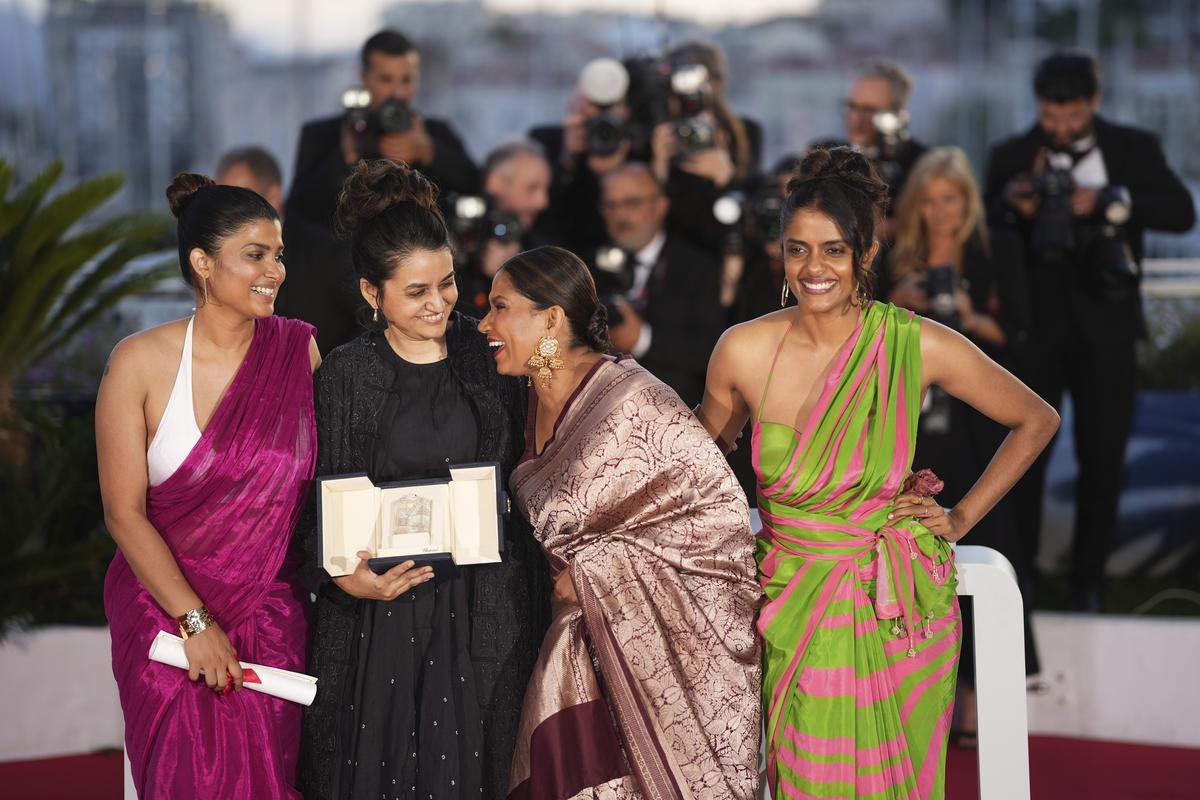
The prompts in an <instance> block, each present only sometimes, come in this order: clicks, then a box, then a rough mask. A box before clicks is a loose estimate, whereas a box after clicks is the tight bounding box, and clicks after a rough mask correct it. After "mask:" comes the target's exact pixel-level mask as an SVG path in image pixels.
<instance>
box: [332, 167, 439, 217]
mask: <svg viewBox="0 0 1200 800" xmlns="http://www.w3.org/2000/svg"><path fill="white" fill-rule="evenodd" d="M401 203H411V204H413V205H415V206H417V207H418V208H422V209H424V210H426V211H429V212H432V213H433V214H435V215H437V217H438V218H439V219H442V211H441V209H440V208H438V190H437V187H436V186H434V185H433V183H432V182H431V181H430V180H429V179H428V178H426V177H425V176H424V175H422V174H421V173H419V172H417V171H416V170H415V169H413V168H412V167H410V166H408V165H407V164H397V163H396V162H394V161H388V160H386V159H377V160H374V161H360V162H358V164H357V165H355V167H354V169H353V170H351V172H350V176H349V177H347V178H346V182H345V183H344V184H342V191H341V194H339V195H338V202H337V212H336V213H335V214H334V227H335V229H336V230H337V232H338V233H339V234H341V235H342V236H347V235H349V234H350V233H352V232H353V231H354V229H355V228H357V227H358V226H359V224H361V223H362V222H363V221H365V220H368V219H372V218H374V217H377V216H379V215H380V214H382V213H383V212H385V211H387V210H388V209H389V208H392V207H393V206H396V205H399V204H401Z"/></svg>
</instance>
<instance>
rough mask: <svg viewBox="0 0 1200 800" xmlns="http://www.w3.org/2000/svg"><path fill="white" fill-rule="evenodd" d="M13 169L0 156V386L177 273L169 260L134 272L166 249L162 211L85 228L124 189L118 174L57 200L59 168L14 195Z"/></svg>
mask: <svg viewBox="0 0 1200 800" xmlns="http://www.w3.org/2000/svg"><path fill="white" fill-rule="evenodd" d="M13 174H14V170H13V168H12V167H11V165H9V164H7V163H5V162H4V161H3V160H0V390H3V389H5V387H6V386H11V384H12V382H13V381H14V380H15V379H16V377H17V375H19V374H20V373H21V372H22V370H24V369H25V367H26V366H28V365H29V364H31V363H34V362H35V361H36V360H38V359H39V358H42V357H44V356H45V354H46V353H48V352H50V351H52V350H56V349H58V348H63V347H66V346H68V345H69V344H70V343H71V340H72V339H73V338H74V337H75V336H76V335H78V334H79V333H80V331H82V330H83V329H85V328H86V327H87V326H88V325H90V324H92V323H93V322H95V321H96V320H97V318H99V317H100V316H101V315H102V314H104V312H106V311H108V310H109V309H111V308H113V307H114V306H116V305H117V304H118V303H120V302H121V301H122V300H123V299H125V298H126V297H129V296H131V295H134V294H137V293H139V292H144V291H145V290H147V289H148V288H151V287H153V286H155V285H156V284H158V283H159V282H161V281H162V280H163V279H164V278H166V277H167V276H169V275H170V273H171V267H170V266H169V265H165V264H164V265H156V266H154V267H152V268H151V269H148V270H145V271H139V272H136V273H132V274H130V272H129V265H130V263H131V262H132V261H134V260H135V259H138V258H141V257H143V256H146V255H148V254H151V253H154V252H157V251H158V250H161V249H166V248H167V247H169V245H170V242H171V236H170V227H169V225H168V224H167V222H166V220H165V219H164V218H162V217H152V216H150V215H145V214H131V215H124V216H121V217H117V218H115V219H112V220H109V221H108V222H102V223H96V224H93V225H91V226H87V225H86V223H87V218H88V217H89V215H90V214H91V213H92V212H93V211H95V210H96V209H97V208H99V207H100V205H101V204H103V203H104V202H105V201H106V200H108V199H109V198H111V197H112V196H113V195H114V194H115V193H116V192H117V191H118V190H119V189H120V187H121V184H122V178H121V176H119V175H105V176H101V177H98V178H93V179H90V180H85V181H82V182H80V183H79V184H76V185H75V186H72V187H69V188H66V189H64V190H63V191H61V192H59V193H58V194H57V195H55V196H53V197H51V191H52V190H53V188H54V185H55V183H56V182H57V181H58V179H59V177H61V175H62V165H61V164H57V163H56V164H53V165H51V166H50V167H48V168H47V169H45V170H43V171H42V172H41V173H40V174H39V175H37V176H36V177H35V178H34V179H33V180H32V181H30V182H29V184H28V185H26V186H25V187H24V188H22V189H21V190H20V191H18V192H16V194H15V196H14V197H12V198H9V197H8V195H9V191H10V189H11V184H12V180H13ZM47 198H51V199H47ZM75 228H80V230H79V231H78V232H74V233H71V232H72V230H73V229H75Z"/></svg>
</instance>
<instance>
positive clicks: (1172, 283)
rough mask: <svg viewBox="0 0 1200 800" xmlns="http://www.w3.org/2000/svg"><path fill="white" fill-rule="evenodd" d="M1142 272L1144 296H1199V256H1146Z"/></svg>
mask: <svg viewBox="0 0 1200 800" xmlns="http://www.w3.org/2000/svg"><path fill="white" fill-rule="evenodd" d="M1142 273H1143V274H1144V275H1145V278H1146V279H1145V280H1143V281H1142V294H1143V295H1145V296H1146V297H1200V258H1147V259H1146V260H1144V261H1143V262H1142Z"/></svg>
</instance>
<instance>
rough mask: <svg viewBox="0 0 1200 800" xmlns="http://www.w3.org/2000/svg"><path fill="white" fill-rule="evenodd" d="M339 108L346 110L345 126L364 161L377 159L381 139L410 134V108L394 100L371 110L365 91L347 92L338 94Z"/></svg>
mask: <svg viewBox="0 0 1200 800" xmlns="http://www.w3.org/2000/svg"><path fill="white" fill-rule="evenodd" d="M342 107H343V108H344V109H345V111H346V115H345V125H346V127H347V128H349V129H350V131H351V132H352V133H353V134H354V138H355V141H356V142H357V146H358V154H359V156H360V157H362V158H365V159H373V158H379V157H380V152H379V138H380V137H381V136H386V135H387V134H389V133H405V132H407V131H410V130H412V127H413V122H414V120H415V115H414V113H413V110H412V107H411V106H410V105H409V104H408V103H406V102H404V101H403V100H399V99H397V98H395V97H389V98H388V99H386V100H384V101H383V103H381V104H380V105H379V107H378V108H371V95H370V93H369V92H368V91H367V90H366V89H347V90H346V91H345V92H343V93H342Z"/></svg>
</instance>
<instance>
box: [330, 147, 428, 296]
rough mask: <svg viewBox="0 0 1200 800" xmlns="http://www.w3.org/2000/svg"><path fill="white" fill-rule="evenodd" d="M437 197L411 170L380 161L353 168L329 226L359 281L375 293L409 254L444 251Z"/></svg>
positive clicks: (361, 162)
mask: <svg viewBox="0 0 1200 800" xmlns="http://www.w3.org/2000/svg"><path fill="white" fill-rule="evenodd" d="M437 195H438V193H437V188H436V187H434V185H433V184H432V183H430V182H429V179H428V178H426V177H425V176H424V175H422V174H421V173H419V172H417V171H416V170H415V169H412V168H411V167H408V166H405V165H403V164H397V163H395V162H394V161H387V160H383V159H379V160H375V161H360V162H358V165H357V166H355V167H354V170H353V171H352V172H351V173H350V176H349V177H348V178H346V182H345V183H344V184H343V185H342V193H341V194H340V195H338V204H337V213H336V214H335V215H334V225H335V227H336V228H337V232H338V234H340V235H341V236H343V237H349V239H350V257H351V260H352V261H353V263H354V271H355V272H356V273H358V275H359V277H361V278H365V279H366V280H367V282H368V283H370V284H371V285H372V286H374V287H375V288H376V289H380V290H381V289H382V288H383V284H384V283H386V282H387V280H388V279H389V278H391V277H392V276H393V275H394V274H396V267H398V266H399V265H400V262H401V261H403V260H404V259H406V258H408V256H409V255H410V254H411V253H413V252H415V251H417V250H442V249H445V248H449V247H450V234H449V232H448V231H447V230H446V220H445V218H444V217H443V216H442V212H441V210H440V209H439V208H438V203H437Z"/></svg>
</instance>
